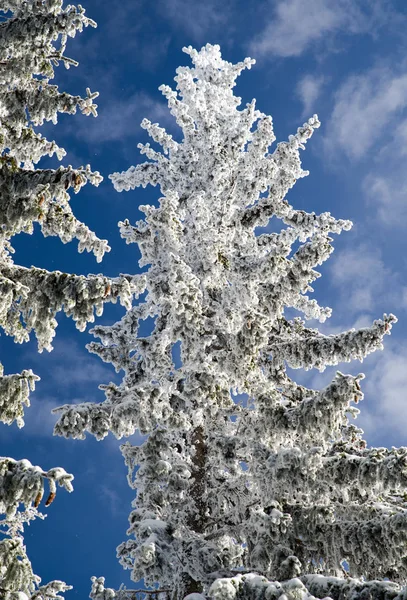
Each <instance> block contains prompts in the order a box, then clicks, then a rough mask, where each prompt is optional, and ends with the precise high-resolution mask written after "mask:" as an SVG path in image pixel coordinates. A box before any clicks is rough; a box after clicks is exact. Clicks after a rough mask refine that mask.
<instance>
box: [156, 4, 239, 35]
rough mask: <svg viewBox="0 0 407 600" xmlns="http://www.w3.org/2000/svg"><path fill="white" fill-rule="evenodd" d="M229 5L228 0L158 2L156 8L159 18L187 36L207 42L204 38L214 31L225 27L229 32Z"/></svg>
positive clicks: (230, 22)
mask: <svg viewBox="0 0 407 600" xmlns="http://www.w3.org/2000/svg"><path fill="white" fill-rule="evenodd" d="M229 4H230V2H229V0H224V1H223V2H222V3H219V2H217V1H216V0H207V1H206V2H199V1H198V2H191V0H171V2H168V0H160V1H159V2H158V3H157V7H158V9H159V15H160V16H161V17H164V18H165V19H166V20H170V21H171V22H172V23H173V25H175V26H176V27H177V28H180V29H182V30H183V31H185V32H186V33H187V34H188V36H190V37H192V38H193V39H195V40H199V41H200V42H207V41H208V40H207V39H206V37H207V36H208V34H210V33H213V32H214V30H215V31H216V30H217V29H219V28H220V27H223V26H226V25H227V27H228V29H229V30H230V29H231V27H232V18H231V15H230V6H229ZM204 38H205V39H204Z"/></svg>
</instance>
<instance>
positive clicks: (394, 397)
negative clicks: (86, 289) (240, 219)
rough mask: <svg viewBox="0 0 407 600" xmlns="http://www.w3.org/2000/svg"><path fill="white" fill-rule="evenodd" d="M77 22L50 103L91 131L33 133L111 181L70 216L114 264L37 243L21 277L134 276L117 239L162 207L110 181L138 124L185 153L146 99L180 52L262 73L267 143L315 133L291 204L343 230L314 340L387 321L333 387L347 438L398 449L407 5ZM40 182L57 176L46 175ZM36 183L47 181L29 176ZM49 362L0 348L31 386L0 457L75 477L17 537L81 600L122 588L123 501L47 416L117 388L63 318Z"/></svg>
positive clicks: (110, 447) (89, 451) (213, 8)
mask: <svg viewBox="0 0 407 600" xmlns="http://www.w3.org/2000/svg"><path fill="white" fill-rule="evenodd" d="M85 8H86V10H87V14H88V15H89V16H90V17H91V18H93V19H95V20H96V21H97V23H98V28H97V29H96V30H93V29H90V28H88V29H87V30H85V31H84V33H82V34H80V35H78V36H77V37H76V38H75V39H74V40H71V41H70V43H69V45H68V49H67V54H68V55H69V56H71V57H72V58H75V59H77V60H79V62H80V65H79V67H77V68H76V69H74V68H71V69H70V70H69V71H66V70H65V69H64V68H63V67H61V68H60V69H58V70H57V77H56V83H58V84H59V85H60V87H61V89H62V90H66V91H69V92H70V93H73V94H75V93H81V94H84V92H85V88H86V87H87V86H88V87H90V88H91V90H92V91H96V90H97V91H99V92H100V97H99V98H98V100H97V102H98V104H99V117H98V118H97V119H93V118H92V117H88V118H86V117H84V116H82V115H77V116H75V117H72V116H67V115H62V116H61V117H60V119H59V123H58V125H57V126H56V127H54V126H52V125H51V124H49V125H46V126H45V127H44V128H43V133H44V134H45V135H47V136H48V137H49V138H51V139H55V140H56V141H57V142H58V143H59V144H60V145H61V146H63V147H65V148H66V150H67V151H68V155H67V157H66V158H65V159H64V161H63V164H72V165H73V166H80V165H81V164H86V163H90V164H91V165H92V168H93V169H94V170H98V171H100V172H101V173H102V175H103V176H104V177H105V180H104V182H103V183H102V184H101V185H100V186H99V188H92V187H91V186H88V187H87V188H84V189H83V190H82V192H81V193H80V194H79V195H78V196H74V197H73V199H72V206H73V209H74V212H75V213H76V215H77V216H78V217H79V218H80V219H82V220H83V221H85V222H86V223H87V225H88V226H89V227H91V228H92V229H93V230H95V231H96V232H97V233H98V235H99V236H100V237H103V238H108V240H109V242H110V245H111V247H112V251H111V253H110V254H109V255H107V256H106V258H105V259H104V261H103V262H102V264H101V265H98V264H96V262H95V260H94V258H93V257H92V256H89V255H85V254H82V255H79V254H77V252H76V247H75V244H68V245H65V246H64V245H63V244H62V243H61V242H60V241H59V240H56V239H51V238H48V239H43V238H42V237H41V236H40V235H39V233H38V230H36V233H35V234H34V235H33V236H26V235H21V236H19V238H16V239H15V247H16V255H15V260H16V262H19V263H20V264H23V265H27V266H30V265H31V264H35V265H36V266H40V267H45V268H47V269H59V270H65V271H69V272H76V273H84V274H87V273H89V272H91V273H98V272H99V271H103V273H105V274H107V275H110V276H115V275H117V274H118V273H121V272H122V273H123V272H124V273H136V272H138V270H139V269H138V264H137V263H138V259H139V253H138V250H137V247H136V246H126V244H125V243H124V241H123V240H121V239H120V237H119V233H118V228H117V222H118V221H119V220H122V219H124V218H129V219H130V221H131V222H134V221H135V220H137V219H139V218H142V216H143V215H142V213H140V212H139V211H138V208H137V207H138V205H139V204H145V203H148V202H149V201H154V200H156V199H157V198H158V190H156V189H152V190H136V191H134V192H128V193H122V194H118V193H117V192H115V191H114V189H113V186H112V185H111V183H110V181H109V180H108V178H107V176H108V175H109V174H110V173H112V172H114V171H121V170H125V169H127V168H128V167H129V166H130V165H132V164H135V163H136V162H139V161H140V160H141V158H140V157H139V155H138V151H137V143H138V142H143V141H146V134H145V132H144V131H143V130H142V129H141V128H140V126H139V124H140V122H141V120H142V118H143V117H148V118H149V119H150V120H152V121H153V122H157V121H158V122H159V123H160V125H163V126H165V127H167V128H168V129H169V130H170V132H171V133H173V135H174V136H175V137H177V136H179V132H177V130H176V126H175V124H174V121H173V120H172V117H171V116H170V115H169V113H168V111H167V109H166V105H165V103H164V101H163V98H162V96H161V94H160V92H158V91H157V88H158V86H159V85H160V84H162V83H165V84H172V82H173V77H174V75H175V69H176V67H177V66H179V65H184V64H189V63H188V60H189V58H188V56H187V55H185V54H183V53H182V52H181V48H182V47H183V46H188V45H189V44H191V45H193V46H194V47H197V48H200V47H201V46H202V45H204V44H205V43H207V42H211V43H218V44H220V45H221V48H222V52H223V56H224V57H225V58H226V59H227V60H230V61H232V62H237V61H240V60H242V59H243V58H244V57H246V56H251V57H253V58H256V60H257V64H256V65H255V66H254V67H253V68H252V70H251V71H245V72H244V74H243V75H242V76H241V77H240V78H239V80H238V86H237V88H236V93H237V94H238V95H239V96H242V99H243V103H246V102H248V101H250V100H251V99H252V98H253V97H255V98H256V99H257V104H258V108H259V109H260V110H262V111H263V112H265V113H267V114H271V115H272V116H273V120H274V125H275V131H276V135H277V140H278V141H280V140H284V139H287V137H288V135H289V134H290V133H294V132H295V131H296V128H297V127H298V126H299V125H301V124H302V123H303V122H304V120H305V119H307V118H308V117H310V116H311V115H312V114H313V113H317V114H318V115H319V117H320V120H321V121H322V127H321V128H320V129H319V130H318V131H316V133H315V135H314V136H313V138H312V140H311V141H310V143H309V144H307V149H306V151H305V152H304V153H303V166H304V168H305V169H309V170H310V176H309V177H308V178H306V179H302V180H301V181H299V182H298V184H297V185H296V187H295V188H294V189H293V190H292V192H291V193H290V194H289V197H288V199H289V201H290V203H291V204H293V205H294V206H295V207H296V208H303V209H305V210H307V211H313V210H314V211H316V212H324V211H330V212H331V213H332V214H333V215H334V216H336V217H338V218H347V219H351V220H352V221H353V222H354V228H353V229H352V230H351V231H350V232H344V233H343V234H342V235H341V236H340V237H338V236H335V242H334V246H335V252H334V254H333V256H332V258H331V259H330V260H329V261H328V262H327V263H326V264H325V265H323V267H322V268H321V272H322V274H323V277H322V278H321V279H320V280H318V281H317V282H316V283H315V285H314V288H315V297H316V298H317V299H318V300H319V302H320V303H321V304H322V305H329V306H331V307H332V308H333V316H332V318H331V319H330V320H329V321H328V322H327V323H325V324H324V325H323V326H320V327H321V329H322V331H324V332H326V333H331V332H338V331H343V330H345V329H348V328H350V327H353V326H356V327H357V326H364V325H368V324H370V323H371V322H372V321H373V319H375V318H380V317H381V316H382V314H383V312H393V313H395V314H396V315H397V316H398V318H399V322H398V323H397V324H396V325H395V326H394V328H393V333H392V336H391V337H390V338H389V337H386V338H385V351H384V352H378V353H376V354H375V355H371V356H370V357H369V358H368V359H366V361H365V362H364V364H363V365H361V364H360V363H351V364H345V365H340V366H339V368H340V370H342V371H343V372H349V373H358V372H360V371H363V372H364V373H366V379H365V380H364V382H363V384H362V385H363V391H364V392H365V400H364V402H363V403H362V404H361V405H360V407H361V410H362V414H361V416H360V418H359V420H358V424H360V426H362V427H363V428H364V429H365V433H366V439H367V441H368V443H369V444H372V445H379V446H392V445H395V446H399V445H406V435H405V431H407V405H406V404H407V397H406V390H407V368H406V365H407V314H406V309H407V280H406V272H407V264H406V260H407V259H406V256H407V255H406V243H405V239H406V219H407V170H406V169H405V161H406V156H407V110H406V109H407V59H406V42H407V38H406V36H405V31H406V21H407V6H406V4H405V2H404V1H403V0H400V1H398V0H393V1H391V0H389V1H387V0H374V1H368V0H367V1H366V0H335V1H334V2H333V1H331V0H307V1H306V2H305V1H304V0H285V1H279V0H271V1H258V0H253V1H252V2H242V1H239V0H222V2H220V1H217V0H206V2H205V3H202V2H198V1H197V0H155V2H150V1H149V0H132V1H130V0H124V1H123V2H121V3H120V4H118V5H117V8H115V7H114V6H113V4H112V3H111V2H100V1H97V0H87V1H86V3H85ZM42 164H43V166H47V165H49V164H54V163H52V161H49V160H48V161H44V162H43V163H42ZM40 166H41V164H40ZM122 314H123V309H121V308H120V307H115V306H107V307H106V309H105V312H104V315H103V317H101V318H100V319H99V320H98V322H99V323H105V324H108V323H113V322H115V321H116V320H118V319H119V318H120V317H121V315H122ZM59 323H60V324H59V327H58V329H57V336H56V339H55V343H54V351H53V352H51V353H50V354H48V353H46V352H44V353H43V354H42V355H39V354H37V352H36V346H35V342H34V341H33V342H30V343H28V344H25V345H23V346H17V345H14V344H13V342H12V341H11V340H10V339H8V338H6V337H5V336H4V335H3V336H2V337H1V338H0V344H1V360H2V362H3V363H4V367H5V372H6V373H12V372H17V371H19V370H21V369H23V368H32V369H33V370H34V372H35V373H37V374H39V375H40V376H41V381H40V382H39V383H38V385H37V390H36V392H35V393H34V394H33V396H32V407H31V408H30V409H28V410H27V411H26V427H25V428H24V429H22V430H18V429H17V428H16V426H14V425H13V426H11V427H6V426H2V432H1V438H0V439H1V441H0V455H3V456H4V455H5V456H13V457H14V458H23V457H26V458H28V459H29V460H30V461H31V462H32V463H33V464H39V465H41V466H42V467H43V468H45V469H48V468H50V467H53V466H63V467H64V468H65V469H66V470H67V471H69V472H72V473H73V474H74V475H75V480H74V488H75V490H74V493H73V494H70V495H68V494H67V493H66V492H65V491H63V490H61V491H59V493H58V495H57V498H56V500H55V502H54V504H53V505H52V506H50V507H49V509H47V512H48V517H47V519H46V520H45V521H44V522H42V521H38V522H36V523H34V524H32V525H31V526H30V528H28V529H27V532H26V543H27V547H28V552H29V555H30V557H31V560H32V562H33V566H34V570H35V572H36V573H38V574H39V575H40V576H41V577H42V578H43V581H44V582H46V581H49V580H50V579H62V580H65V581H66V582H67V583H70V584H71V585H73V586H74V590H73V591H71V592H68V593H67V594H66V598H67V600H69V599H72V600H73V599H74V598H86V597H88V594H89V589H90V577H91V576H92V575H97V576H100V575H104V576H105V577H106V580H107V584H108V585H109V586H111V587H116V588H117V587H118V586H119V585H120V583H122V582H123V583H125V584H126V585H129V586H130V585H132V584H131V583H130V580H129V577H128V572H125V571H123V570H122V568H121V567H120V566H119V565H118V563H117V561H116V558H115V548H116V546H117V545H118V544H119V543H120V542H121V541H123V540H124V539H125V538H126V535H125V530H126V528H127V515H128V513H129V510H130V501H131V499H132V497H133V494H132V491H131V490H130V489H129V488H128V486H127V482H126V478H125V476H126V469H125V467H124V464H123V460H122V457H121V454H120V452H119V451H118V446H119V442H117V441H115V440H113V439H110V438H108V439H106V440H105V441H104V442H96V441H95V440H93V439H91V438H89V439H87V440H86V441H84V442H81V441H71V440H64V439H60V438H53V436H52V427H53V423H54V421H55V418H54V417H53V416H52V415H51V414H50V410H51V409H52V408H53V407H55V406H58V405H60V404H63V403H66V402H74V401H78V400H80V401H86V400H89V401H96V400H98V399H99V400H102V399H103V395H102V392H100V391H99V390H98V389H97V386H98V384H99V383H107V382H108V381H112V380H114V381H118V380H119V378H118V376H117V375H116V374H115V373H114V372H113V371H112V369H110V368H109V366H108V365H105V364H103V363H101V361H99V359H98V358H97V357H96V356H94V355H90V354H88V353H87V351H86V349H85V344H86V343H87V342H88V341H89V340H90V339H91V337H90V336H89V334H87V333H85V334H81V333H79V332H77V331H76V330H75V327H74V325H73V324H72V322H70V321H69V320H68V319H66V318H64V317H63V316H61V317H60V318H59ZM335 370H336V369H335V368H328V369H327V370H326V371H325V372H324V373H322V374H319V373H318V372H313V371H311V372H307V373H301V372H297V373H296V374H295V375H296V377H297V380H298V381H301V382H303V383H306V384H307V385H309V386H315V387H322V386H323V385H326V384H327V383H328V382H329V381H330V380H331V379H332V377H333V375H334V372H335Z"/></svg>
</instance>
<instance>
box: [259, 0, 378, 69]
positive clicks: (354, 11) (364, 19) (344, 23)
mask: <svg viewBox="0 0 407 600" xmlns="http://www.w3.org/2000/svg"><path fill="white" fill-rule="evenodd" d="M368 4H369V6H367V3H364V2H361V1H360V0H336V2H329V1H328V0H308V1H307V2H306V3H305V2H304V0H281V1H279V2H277V3H272V4H270V5H269V6H270V20H269V22H268V23H267V25H266V27H265V28H264V29H263V31H261V32H260V33H259V34H258V35H257V36H255V37H254V39H253V40H252V42H251V44H250V50H251V52H252V53H253V55H254V56H257V57H259V58H260V57H267V56H280V57H285V58H287V57H293V56H300V55H301V54H303V53H304V52H305V51H308V50H310V49H311V48H313V47H316V46H317V45H318V44H319V43H323V44H324V45H325V46H326V44H327V43H328V42H332V35H333V34H338V33H345V34H360V33H369V34H374V33H375V32H376V30H377V26H378V24H380V26H383V25H384V24H385V23H386V22H387V21H388V19H389V17H390V11H389V10H388V7H387V2H384V1H383V2H377V3H368Z"/></svg>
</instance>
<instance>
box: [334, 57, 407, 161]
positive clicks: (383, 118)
mask: <svg viewBox="0 0 407 600" xmlns="http://www.w3.org/2000/svg"><path fill="white" fill-rule="evenodd" d="M406 106H407V72H401V73H397V72H396V71H395V70H392V69H390V68H373V69H371V70H370V71H367V72H366V73H363V74H362V75H352V76H351V77H349V78H348V79H347V80H346V81H345V82H344V83H343V84H342V85H341V87H340V88H339V90H338V92H337V93H336V94H335V98H334V108H333V111H332V115H331V118H330V120H329V123H328V124H327V127H326V130H327V132H328V133H327V136H326V137H325V139H324V144H325V149H326V150H327V151H329V152H330V154H331V155H332V154H333V153H334V152H335V151H336V149H337V147H338V146H340V147H341V149H342V150H343V151H344V152H345V153H346V154H347V155H348V157H349V158H351V159H361V158H363V157H364V156H367V153H368V151H369V150H370V149H371V148H372V146H373V145H374V144H375V142H377V141H378V140H381V139H382V136H383V134H385V133H386V129H390V128H391V127H393V126H394V127H395V126H396V122H395V121H397V119H398V118H399V112H400V111H401V110H402V109H404V108H405V107H406ZM377 153H378V151H377V150H375V153H374V155H373V157H374V156H376V155H377ZM371 158H372V156H371V155H369V159H370V160H371Z"/></svg>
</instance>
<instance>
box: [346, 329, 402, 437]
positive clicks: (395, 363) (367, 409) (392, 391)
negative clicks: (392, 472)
mask: <svg viewBox="0 0 407 600" xmlns="http://www.w3.org/2000/svg"><path fill="white" fill-rule="evenodd" d="M384 345H385V350H384V352H377V353H375V354H374V355H372V357H371V358H370V359H369V360H368V361H367V362H369V363H370V364H369V369H368V372H367V377H366V379H365V380H364V381H363V382H362V386H363V391H364V394H365V400H364V402H363V404H362V405H361V415H360V417H359V419H358V421H360V425H361V427H362V428H363V429H364V431H365V433H366V439H367V441H368V442H370V440H371V443H376V442H375V440H376V439H377V440H378V442H379V441H380V443H384V440H386V444H394V445H395V444H397V443H399V441H398V440H400V437H401V436H402V438H404V439H405V432H406V429H407V368H406V365H407V346H406V345H399V344H397V343H391V342H388V340H385V344H384ZM369 438H370V439H369Z"/></svg>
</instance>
